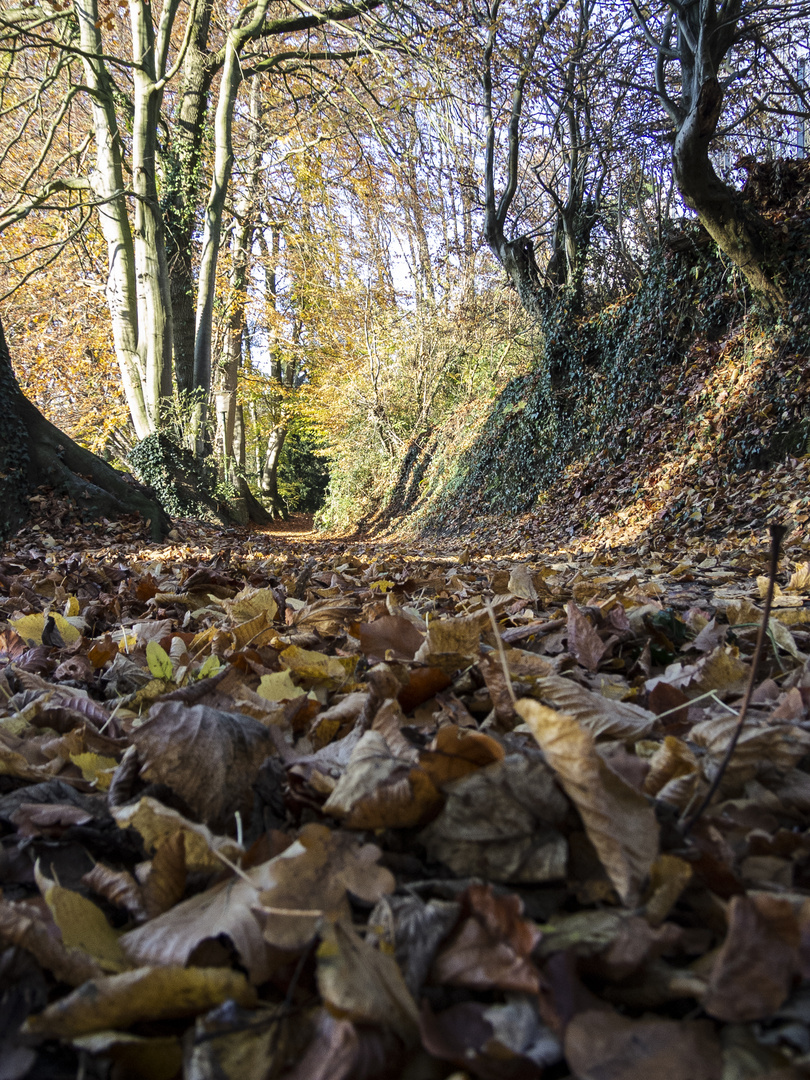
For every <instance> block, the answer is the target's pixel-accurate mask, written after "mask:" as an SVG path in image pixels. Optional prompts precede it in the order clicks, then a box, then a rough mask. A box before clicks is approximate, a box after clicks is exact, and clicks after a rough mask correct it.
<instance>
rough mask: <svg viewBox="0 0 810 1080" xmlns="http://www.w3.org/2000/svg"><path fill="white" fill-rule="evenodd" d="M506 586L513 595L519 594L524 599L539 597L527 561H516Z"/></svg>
mask: <svg viewBox="0 0 810 1080" xmlns="http://www.w3.org/2000/svg"><path fill="white" fill-rule="evenodd" d="M506 587H507V589H508V590H509V592H510V593H512V595H513V596H519V597H520V598H521V599H522V600H536V599H537V589H535V587H534V580H533V578H532V573H531V571H530V570H529V568H528V566H527V565H526V564H525V563H516V564H515V566H513V567H512V570H511V573H510V574H509V581H508V583H507V586H506Z"/></svg>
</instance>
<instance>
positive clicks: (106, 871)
mask: <svg viewBox="0 0 810 1080" xmlns="http://www.w3.org/2000/svg"><path fill="white" fill-rule="evenodd" d="M82 881H83V882H84V884H85V885H86V886H87V887H88V889H92V890H93V892H94V893H96V894H97V895H98V896H103V897H104V899H105V900H108V901H109V902H110V903H111V904H114V905H115V906H116V907H120V908H124V910H125V911H127V912H129V914H130V915H131V916H132V918H133V919H134V920H135V922H143V921H144V920H145V919H146V916H147V909H146V906H145V904H144V897H143V893H142V891H141V887H140V885H139V884H138V882H137V881H136V880H135V878H134V877H133V876H132V874H130V873H129V872H128V871H126V870H113V869H112V868H111V867H109V866H105V865H104V864H103V863H96V865H95V866H94V867H93V869H92V870H90V871H89V873H87V874H84V875H83V877H82Z"/></svg>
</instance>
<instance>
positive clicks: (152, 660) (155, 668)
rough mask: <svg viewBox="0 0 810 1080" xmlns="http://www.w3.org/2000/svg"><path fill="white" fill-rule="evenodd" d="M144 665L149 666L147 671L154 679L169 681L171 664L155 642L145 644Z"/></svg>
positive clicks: (163, 650) (165, 653)
mask: <svg viewBox="0 0 810 1080" xmlns="http://www.w3.org/2000/svg"><path fill="white" fill-rule="evenodd" d="M146 663H147V664H148V665H149V670H150V672H151V673H152V674H153V675H154V676H155V678H156V679H165V680H166V682H170V681H171V677H172V662H171V660H170V659H169V656H168V654H167V652H166V650H165V649H164V648H163V647H162V646H161V645H159V644H158V643H157V642H156V641H150V642H148V643H147V646H146Z"/></svg>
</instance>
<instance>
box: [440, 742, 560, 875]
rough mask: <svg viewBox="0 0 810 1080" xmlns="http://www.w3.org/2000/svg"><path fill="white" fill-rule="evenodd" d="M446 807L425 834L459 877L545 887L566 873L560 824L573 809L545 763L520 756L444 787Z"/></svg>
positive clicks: (442, 859) (511, 757)
mask: <svg viewBox="0 0 810 1080" xmlns="http://www.w3.org/2000/svg"><path fill="white" fill-rule="evenodd" d="M444 794H445V795H446V796H447V803H446V805H445V807H444V809H443V810H442V812H441V814H439V816H438V817H437V818H436V820H435V821H433V822H431V824H430V825H428V827H427V828H426V829H424V830H423V831H422V832H421V833H420V837H419V838H420V840H421V842H422V843H423V844H424V845H425V847H426V848H427V850H428V853H429V854H430V857H431V858H432V859H437V860H438V861H440V862H443V863H445V864H446V865H447V866H449V867H450V869H451V870H452V871H453V872H454V873H455V874H457V875H458V876H459V877H466V876H470V877H478V876H480V877H485V878H490V879H491V880H493V881H511V882H515V883H518V882H525V883H529V882H542V881H555V880H557V879H559V878H562V877H564V876H565V869H566V861H567V857H568V845H567V844H566V841H565V838H564V837H563V836H562V834H561V833H560V832H559V831H558V829H557V828H556V827H555V826H557V825H560V824H561V823H562V821H563V819H564V818H565V815H566V813H567V810H568V804H567V802H566V800H565V798H564V796H563V795H562V794H561V793H560V791H559V790H558V789H557V786H556V784H555V782H554V776H553V774H552V772H551V770H550V769H549V768H548V766H547V765H546V764H545V763H544V762H542V761H537V760H535V761H529V760H528V759H527V758H525V757H522V756H519V755H517V754H514V755H511V754H510V755H509V756H508V757H506V758H504V760H503V761H498V762H495V763H494V764H493V765H487V766H485V767H484V768H481V769H478V770H477V771H476V772H474V773H471V774H470V775H469V776H464V777H462V778H461V779H460V780H454V781H452V782H451V783H448V784H446V785H445V787H444Z"/></svg>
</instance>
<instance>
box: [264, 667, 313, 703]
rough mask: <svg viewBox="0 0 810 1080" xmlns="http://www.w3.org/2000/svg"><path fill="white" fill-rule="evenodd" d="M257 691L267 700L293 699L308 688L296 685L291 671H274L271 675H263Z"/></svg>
mask: <svg viewBox="0 0 810 1080" xmlns="http://www.w3.org/2000/svg"><path fill="white" fill-rule="evenodd" d="M256 693H257V694H258V695H259V697H261V698H264V700H265V701H292V699H293V698H297V697H301V695H302V694H305V693H306V690H302V689H301V687H300V686H296V685H295V683H294V682H293V681H292V677H291V676H290V673H289V671H274V672H273V673H272V674H271V675H262V677H261V680H260V682H259V685H258V687H257V689H256Z"/></svg>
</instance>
